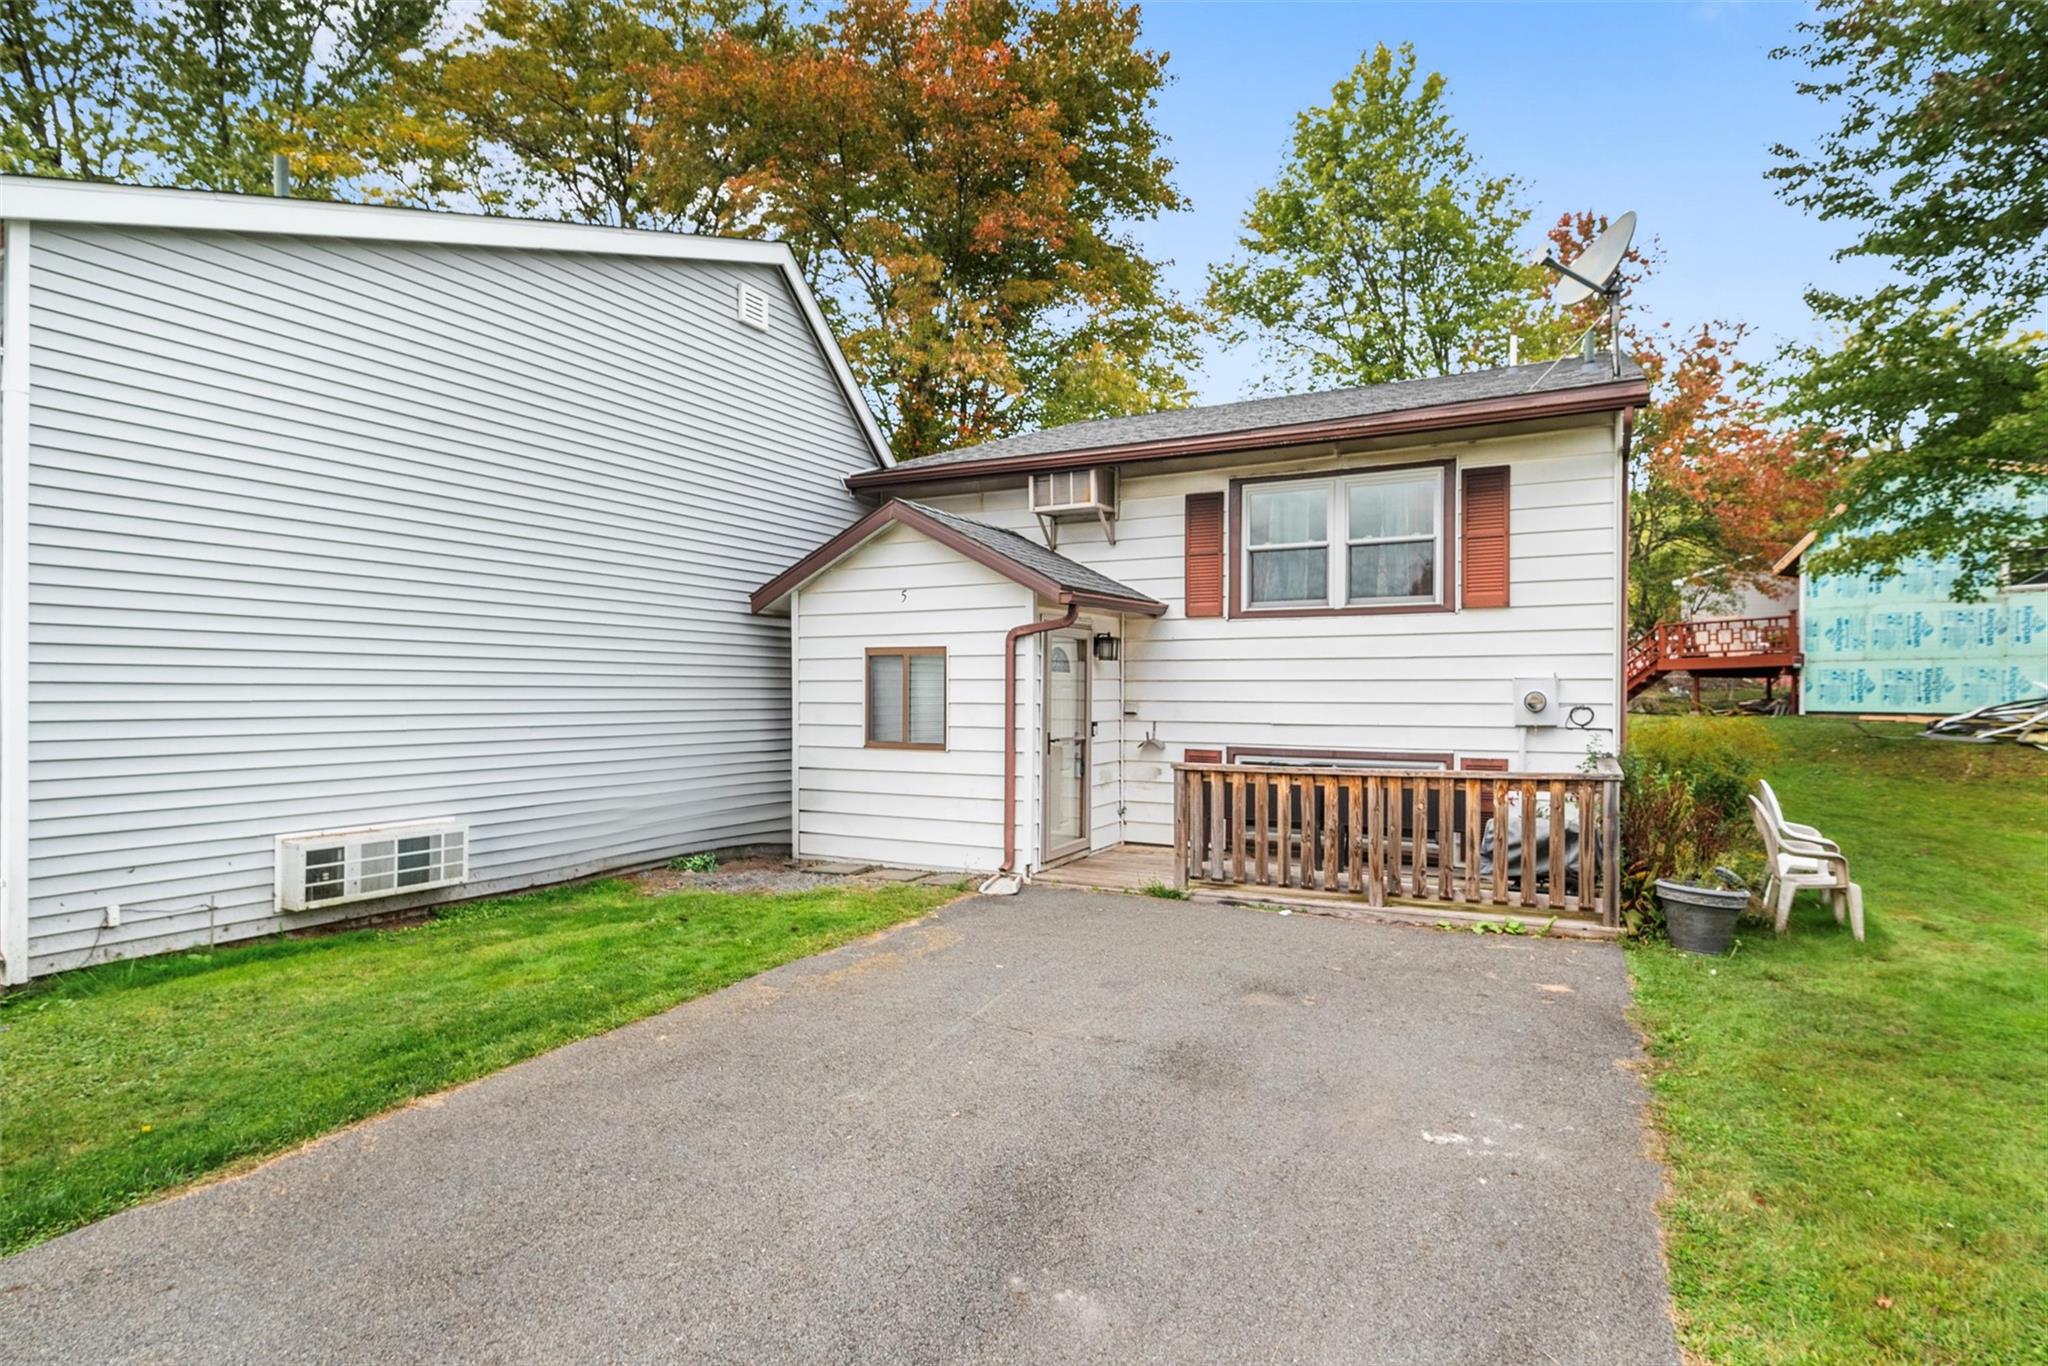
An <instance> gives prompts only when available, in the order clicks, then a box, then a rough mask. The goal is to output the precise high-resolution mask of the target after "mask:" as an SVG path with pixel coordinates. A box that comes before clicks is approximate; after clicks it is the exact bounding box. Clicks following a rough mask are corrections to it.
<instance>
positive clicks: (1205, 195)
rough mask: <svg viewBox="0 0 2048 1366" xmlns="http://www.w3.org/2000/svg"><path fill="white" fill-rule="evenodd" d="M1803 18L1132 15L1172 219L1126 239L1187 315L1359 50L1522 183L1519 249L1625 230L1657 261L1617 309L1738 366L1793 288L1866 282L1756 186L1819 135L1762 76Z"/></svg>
mask: <svg viewBox="0 0 2048 1366" xmlns="http://www.w3.org/2000/svg"><path fill="white" fill-rule="evenodd" d="M1802 14H1803V9H1802V7H1800V6H1797V5H1788V4H1757V5H1724V4H1712V5H1698V4H1671V5H1653V4H1642V5H1594V4H1579V5H1549V4H1437V5H1407V4H1386V5H1365V4H1255V3H1235V4H1224V3H1187V2H1186V0H1175V2H1168V0H1145V4H1144V23H1145V35H1146V42H1147V44H1148V45H1149V46H1151V47H1153V48H1155V49H1160V50H1164V51H1166V52H1168V53H1170V54H1171V61H1170V62H1169V64H1168V68H1167V69H1168V71H1169V72H1171V73H1172V74H1173V76H1174V81H1173V84H1172V85H1171V86H1169V87H1168V89H1167V90H1166V92H1165V93H1164V94H1163V96H1162V97H1161V99H1160V103H1159V111H1158V121H1159V124H1160V126H1161V128H1162V129H1163V130H1164V131H1165V132H1166V133H1167V135H1168V136H1169V137H1170V138H1171V140H1172V147H1171V150H1172V155H1173V157H1174V160H1175V161H1176V162H1177V163H1178V165H1179V173H1178V183H1179V185H1180V187H1181V190H1182V191H1183V193H1185V194H1187V195H1188V196H1189V197H1190V198H1191V199H1192V200H1193V207H1192V208H1191V209H1190V210H1189V211H1187V212H1186V213H1182V214H1179V215H1176V216H1175V217H1173V218H1171V219H1168V220H1165V221H1162V222H1158V223H1154V224H1147V225H1144V227H1143V228H1142V229H1141V232H1140V236H1141V239H1142V240H1143V241H1144V243H1145V244H1146V246H1147V247H1148V248H1149V250H1150V251H1151V252H1152V253H1154V254H1155V255H1157V256H1162V257H1170V258H1172V259H1173V261H1174V265H1173V267H1172V268H1171V272H1170V278H1171V282H1172V283H1173V285H1174V286H1175V287H1176V288H1177V289H1179V290H1180V291H1181V292H1183V293H1184V294H1186V295H1189V296H1192V297H1199V295H1200V294H1201V292H1202V289H1203V286H1204V279H1205V277H1204V267H1205V266H1206V264H1207V263H1208V262H1211V261H1217V260H1222V259H1224V258H1226V257H1227V256H1228V255H1229V254H1230V253H1231V252H1232V250H1233V249H1234V246H1235V242H1236V233H1237V229H1238V220H1239V218H1240V216H1241V215H1242V213H1243V211H1244V209H1245V206H1246V205H1247V204H1249V203H1250V201H1251V196H1252V194H1253V193H1254V191H1256V190H1257V189H1258V188H1259V187H1260V186H1261V185H1264V184H1266V183H1268V182H1269V181H1270V180H1271V178H1272V175H1273V172H1274V170H1275V169H1276V168H1277V167H1278V165H1279V163H1280V159H1281V156H1282V154H1283V152H1284V150H1285V148H1286V144H1287V140H1288V137H1289V135H1290V132H1291V130H1292V127H1293V119H1294V115H1295V114H1296V112H1298V111H1299V110H1300V109H1302V108H1304V107H1307V106H1309V105H1312V104H1321V103H1323V102H1324V101H1325V100H1326V99H1327V97H1328V95H1329V91H1330V86H1331V85H1332V84H1333V83H1334V82H1335V81H1336V80H1337V79H1338V78H1339V77H1341V76H1342V75H1343V74H1344V73H1345V72H1346V71H1348V70H1349V69H1350V68H1351V67H1352V66H1353V65H1354V64H1355V63H1356V62H1357V60H1358V58H1359V56H1360V54H1361V53H1363V52H1365V51H1367V50H1369V49H1370V48H1371V47H1372V45H1373V44H1374V43H1377V42H1385V43H1387V44H1388V45H1389V46H1392V45H1394V44H1397V43H1399V42H1402V41H1404V40H1405V41H1408V42H1412V43H1413V44H1414V45H1415V48H1416V52H1417V55H1418V57H1419V58H1420V60H1421V62H1422V64H1423V66H1424V68H1425V69H1432V68H1433V69H1435V70H1437V71H1441V72H1442V73H1443V74H1444V76H1445V77H1446V79H1447V80H1448V82H1449V98H1450V102H1451V107H1452V109H1453V111H1454V114H1455V117H1456V119H1457V121H1458V124H1459V126H1460V127H1461V128H1462V129H1464V131H1465V133H1466V134H1467V136H1468V137H1469V139H1470V141H1471V145H1472V148H1473V150H1474V151H1475V152H1476V153H1477V154H1478V155H1479V157H1480V159H1481V162H1482V163H1483V164H1484V165H1485V166H1486V167H1487V168H1488V169H1489V170H1493V171H1498V172H1511V173H1513V174H1515V175H1518V176H1520V177H1521V178H1522V179H1523V180H1524V181H1525V182H1526V183H1527V189H1526V192H1525V198H1526V202H1527V203H1528V205H1529V206H1530V207H1531V208H1532V209H1533V210H1534V211H1535V213H1534V218H1533V219H1532V222H1531V226H1530V236H1529V246H1530V248H1531V249H1532V250H1534V249H1535V248H1536V247H1537V246H1538V245H1540V240H1541V230H1542V227H1543V226H1547V225H1548V224H1549V223H1550V222H1552V221H1554V220H1555V219H1556V217H1557V215H1558V214H1560V213H1563V212H1565V211H1566V210H1569V209H1578V208H1591V209H1594V210H1597V211H1599V212H1604V213H1607V214H1610V215H1613V214H1619V213H1620V212H1621V211H1623V210H1624V209H1634V210H1635V211H1636V212H1637V214H1638V215H1639V216H1640V218H1641V226H1640V230H1639V231H1640V233H1641V234H1642V235H1648V236H1654V237H1656V238H1659V239H1661V242H1662V245H1663V248H1664V251H1665V254H1666V257H1667V259H1666V262H1665V265H1664V268H1663V270H1662V272H1661V274H1660V276H1658V277H1657V278H1654V279H1652V280H1651V281H1650V282H1649V283H1648V284H1646V285H1645V286H1644V287H1643V289H1642V290H1641V291H1640V297H1638V298H1636V299H1635V300H1634V301H1633V305H1634V306H1636V307H1639V308H1641V309H1643V310H1646V311H1647V312H1648V313H1649V314H1651V315H1654V316H1656V317H1660V318H1669V319H1671V320H1672V321H1673V322H1675V323H1678V324H1680V325H1686V324H1694V323H1698V322H1700V321H1704V320H1706V319H1710V318H1722V319H1729V320H1740V321H1744V322H1748V323H1750V324H1751V325H1753V326H1754V327H1755V328H1756V330H1757V333H1758V341H1757V342H1756V343H1755V344H1754V345H1752V346H1751V348H1750V354H1751V355H1752V357H1754V358H1756V359H1764V358H1765V357H1766V356H1767V355H1768V354H1769V353H1770V352H1771V351H1774V350H1775V349H1776V344H1777V343H1778V342H1780V341H1782V340H1786V339H1805V338H1808V337H1812V336H1814V335H1815V331H1814V325H1813V323H1812V320H1811V318H1810V317H1809V315H1808V313H1807V310H1806V306H1805V304H1804V302H1803V301H1802V299H1801V294H1802V292H1803V291H1804V290H1805V289H1806V287H1807V286H1808V285H1810V284H1814V283H1830V284H1834V285H1842V284H1846V283H1855V282H1860V281H1867V280H1868V279H1869V278H1870V272H1869V270H1868V268H1867V267H1863V268H1859V267H1857V266H1855V265H1840V264H1837V263H1835V262H1833V261H1831V260H1830V259H1829V258H1830V255H1831V253H1832V252H1833V251H1834V250H1835V249H1836V248H1837V247H1839V246H1840V245H1842V244H1843V243H1845V242H1846V241H1847V240H1848V238H1849V236H1850V226H1849V225H1847V224H1843V223H1821V222H1817V221H1810V220H1808V219H1806V218H1805V217H1803V216H1802V215H1801V214H1800V213H1799V212H1798V211H1796V210H1794V209H1792V208H1790V207H1788V206H1787V205H1785V204H1783V203H1782V202H1780V201H1779V200H1778V199H1777V198H1776V196H1775V195H1774V194H1773V193H1772V189H1771V186H1770V184H1769V183H1768V182H1766V181H1765V180H1764V178H1763V173H1764V171H1765V170H1766V169H1767V168H1768V167H1769V166H1770V165H1771V164H1772V159H1771V156H1770V147H1771V145H1772V144H1773V143H1777V142H1785V143H1791V144H1793V145H1808V144H1810V143H1811V141H1812V139H1813V137H1814V135H1815V134H1816V133H1817V132H1819V131H1820V130H1822V129H1824V128H1825V127H1826V126H1827V125H1828V123H1829V118H1828V115H1827V113H1826V112H1825V111H1824V110H1822V109H1821V108H1820V107H1819V106H1818V105H1817V103H1816V102H1814V101H1812V100H1811V99H1808V98H1805V97H1802V96H1800V95H1798V94H1797V93H1795V91H1794V90H1793V88H1792V87H1793V83H1794V81H1795V80H1796V79H1797V78H1798V75H1799V68H1798V67H1797V66H1796V65H1795V64H1794V63H1792V62H1788V61H1773V60H1771V58H1770V56H1769V53H1770V51H1771V49H1772V48H1774V47H1776V46H1778V45H1779V44H1781V43H1784V42H1786V41H1788V40H1789V39H1790V38H1791V37H1792V36H1793V31H1794V26H1795V25H1796V24H1797V23H1798V22H1799V20H1800V18H1801V16H1802ZM1258 372H1259V362H1258V357H1257V356H1256V354H1254V353H1251V352H1249V351H1247V352H1243V353H1236V354H1233V353H1230V352H1227V351H1225V350H1224V349H1222V348H1221V347H1212V348H1211V351H1210V354H1209V356H1208V359H1207V363H1206V366H1205V369H1204V373H1203V375H1202V376H1201V380H1200V401H1204V402H1218V401H1223V400H1228V399H1233V398H1238V397H1241V396H1242V395H1243V394H1244V393H1245V392H1246V390H1247V387H1248V385H1250V384H1251V383H1252V382H1253V381H1254V380H1255V379H1256V378H1257V376H1258Z"/></svg>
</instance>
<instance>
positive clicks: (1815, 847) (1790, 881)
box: [1749, 797, 1863, 944]
mask: <svg viewBox="0 0 2048 1366" xmlns="http://www.w3.org/2000/svg"><path fill="white" fill-rule="evenodd" d="M1749 810H1750V815H1751V816H1752V817H1753V818H1754V819H1755V821H1756V832H1757V834H1759V835H1761V836H1762V837H1763V841H1764V854H1765V857H1766V858H1767V859H1768V860H1769V862H1770V867H1771V876H1770V880H1769V881H1768V882H1766V883H1765V884H1764V901H1765V903H1766V904H1767V905H1769V906H1770V907H1771V909H1772V912H1773V914H1774V915H1775V916H1776V918H1777V929H1778V933H1779V934H1783V933H1785V926H1786V924H1787V923H1788V922H1789V921H1790V920H1791V918H1792V902H1793V900H1794V898H1796V897H1797V896H1798V895H1799V893H1800V892H1801V891H1802V890H1804V889H1806V888H1809V887H1810V888H1812V889H1813V890H1815V891H1818V892H1825V893H1826V894H1827V897H1828V902H1829V905H1830V906H1831V908H1832V909H1833V910H1834V913H1835V923H1836V924H1837V925H1839V924H1841V923H1842V916H1843V912H1844V911H1846V912H1847V913H1848V919H1849V930H1850V933H1852V934H1854V935H1855V936H1856V942H1857V943H1859V944H1860V943H1862V942H1863V889H1862V888H1861V887H1859V886H1857V885H1856V884H1855V883H1853V882H1851V881H1850V880H1849V860H1848V859H1847V858H1846V857H1844V856H1843V854H1842V851H1841V850H1840V849H1839V848H1837V847H1836V846H1835V845H1834V843H1833V842H1832V841H1825V842H1822V843H1816V842H1815V841H1813V840H1809V839H1801V838H1799V837H1798V836H1795V835H1793V834H1792V833H1791V830H1790V829H1789V828H1788V827H1786V826H1783V825H1781V824H1780V823H1779V822H1778V821H1776V820H1774V819H1773V818H1772V816H1771V811H1770V807H1769V806H1767V805H1766V804H1765V803H1764V801H1763V799H1762V798H1761V797H1751V798H1750V799H1749ZM1802 828H1804V829H1809V830H1810V829H1812V828H1813V827H1811V826H1806V827H1802Z"/></svg>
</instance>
